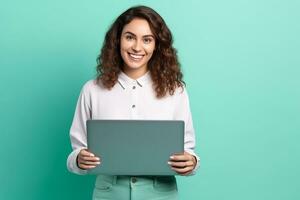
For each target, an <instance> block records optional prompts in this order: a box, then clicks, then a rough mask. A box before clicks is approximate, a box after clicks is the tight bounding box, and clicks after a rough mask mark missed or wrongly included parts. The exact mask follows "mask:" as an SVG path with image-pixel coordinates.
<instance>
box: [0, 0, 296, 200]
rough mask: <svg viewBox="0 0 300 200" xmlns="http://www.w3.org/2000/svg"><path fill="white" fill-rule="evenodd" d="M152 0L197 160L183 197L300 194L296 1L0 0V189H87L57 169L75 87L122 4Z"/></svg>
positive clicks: (47, 195)
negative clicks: (174, 57) (185, 97)
mask: <svg viewBox="0 0 300 200" xmlns="http://www.w3.org/2000/svg"><path fill="white" fill-rule="evenodd" d="M137 4H145V5H148V6H151V7H153V8H154V9H155V10H157V11H158V12H159V13H160V14H161V15H162V16H163V17H164V19H165V21H166V22H167V24H168V25H169V27H170V29H171V30H172V33H173V35H174V40H175V43H174V45H175V47H176V48H177V49H178V55H179V58H180V61H181V64H182V68H183V71H184V74H185V81H186V83H187V87H188V91H189V95H190V102H191V107H192V112H193V118H194V126H195V129H196V133H197V152H198V154H199V155H200V156H201V163H202V164H201V168H200V170H199V171H198V173H197V175H195V176H193V177H179V178H178V182H179V190H180V196H181V199H197V200H198V199H203V200H204V199H205V200H215V199H216V200H219V199H223V200H227V199H228V200H229V199H230V200H240V199H243V200H253V199H255V200H282V199H288V200H297V199H300V192H299V185H300V183H299V179H300V170H299V167H300V161H299V158H300V155H299V152H300V145H298V143H299V139H300V137H299V133H300V132H299V130H300V129H299V128H300V90H299V88H300V80H299V75H300V68H299V67H300V56H299V52H300V49H299V47H300V37H299V35H300V23H299V18H300V13H299V9H300V3H299V1H297V0H286V1H279V0H264V1H260V0H251V1H247V0H228V1H221V0H212V1H196V0H194V1H192V0H185V1H171V0H168V1H158V0H155V1H129V0H127V1H116V0H114V1H99V0H90V1H71V0H65V1H58V0H51V1H49V0H48V1H47V0H45V1H38V0H27V1H21V0H11V1H4V0H1V6H0V56H1V59H0V67H1V70H0V81H1V84H0V92H1V93H0V95H1V98H0V126H1V146H0V148H1V159H0V160H1V165H0V166H1V169H0V175H1V183H0V184H1V185H0V199H5V200H10V199H28V200H29V199H30V200H37V199H73V200H76V199H78V200H79V199H89V198H90V197H91V192H92V189H93V184H94V177H93V176H77V175H74V174H71V173H69V172H68V171H67V169H66V158H67V156H68V154H69V153H70V151H71V146H70V141H69V135H68V134H69V133H68V131H69V128H70V125H71V121H72V118H73V114H74V109H75V104H76V101H77V98H78V95H79V92H80V89H81V87H82V85H83V84H84V83H85V81H87V80H89V79H91V78H93V77H94V74H95V65H96V57H97V55H98V53H99V49H100V47H101V44H102V41H103V37H104V34H105V32H106V30H107V28H108V26H109V25H110V24H111V23H112V21H113V20H114V19H115V18H116V17H117V16H118V15H119V14H120V13H121V12H122V11H124V10H125V9H127V8H128V7H130V6H133V5H137Z"/></svg>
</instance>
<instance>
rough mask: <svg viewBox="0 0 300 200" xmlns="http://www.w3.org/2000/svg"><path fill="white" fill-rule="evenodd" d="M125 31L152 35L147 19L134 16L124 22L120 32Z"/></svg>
mask: <svg viewBox="0 0 300 200" xmlns="http://www.w3.org/2000/svg"><path fill="white" fill-rule="evenodd" d="M126 32H131V33H133V34H135V35H153V33H152V31H151V29H150V26H149V23H148V21H147V20H145V19H140V18H135V19H133V20H131V22H129V23H128V24H126V25H125V26H124V28H123V31H122V33H126Z"/></svg>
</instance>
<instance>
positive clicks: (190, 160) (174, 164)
mask: <svg viewBox="0 0 300 200" xmlns="http://www.w3.org/2000/svg"><path fill="white" fill-rule="evenodd" d="M168 164H169V165H170V166H171V168H172V169H173V170H174V171H176V172H177V173H178V174H180V175H183V176H185V175H188V174H190V173H191V172H192V171H193V169H194V168H195V167H196V164H197V160H196V158H195V156H193V155H191V154H190V153H188V152H186V151H185V152H184V153H183V154H174V155H172V156H171V157H170V160H169V162H168Z"/></svg>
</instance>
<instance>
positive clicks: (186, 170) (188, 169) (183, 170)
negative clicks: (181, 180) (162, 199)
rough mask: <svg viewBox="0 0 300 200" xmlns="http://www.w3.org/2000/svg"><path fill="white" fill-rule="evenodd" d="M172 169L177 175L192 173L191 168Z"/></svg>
mask: <svg viewBox="0 0 300 200" xmlns="http://www.w3.org/2000/svg"><path fill="white" fill-rule="evenodd" d="M172 169H173V170H174V171H175V172H177V173H179V174H183V173H187V172H190V171H192V170H193V167H185V168H174V167H172Z"/></svg>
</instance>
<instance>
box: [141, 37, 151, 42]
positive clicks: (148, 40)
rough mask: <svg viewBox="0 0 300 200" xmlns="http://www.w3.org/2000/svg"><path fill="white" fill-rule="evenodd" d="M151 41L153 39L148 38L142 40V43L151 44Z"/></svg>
mask: <svg viewBox="0 0 300 200" xmlns="http://www.w3.org/2000/svg"><path fill="white" fill-rule="evenodd" d="M152 40H153V39H152V38H150V37H149V38H144V39H143V41H144V43H145V44H149V43H151V42H152Z"/></svg>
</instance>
